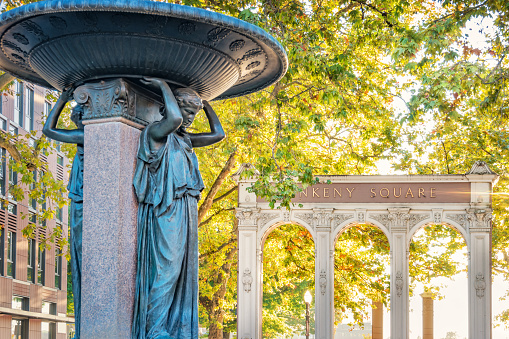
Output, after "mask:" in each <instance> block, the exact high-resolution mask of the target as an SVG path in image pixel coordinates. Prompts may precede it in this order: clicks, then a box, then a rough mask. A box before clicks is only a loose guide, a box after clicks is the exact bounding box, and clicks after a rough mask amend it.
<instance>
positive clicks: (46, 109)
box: [44, 101, 51, 117]
mask: <svg viewBox="0 0 509 339" xmlns="http://www.w3.org/2000/svg"><path fill="white" fill-rule="evenodd" d="M50 111H51V103H49V102H48V101H45V102H44V116H45V117H47V116H48V114H49V112H50Z"/></svg>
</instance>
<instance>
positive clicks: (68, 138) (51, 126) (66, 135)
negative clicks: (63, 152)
mask: <svg viewBox="0 0 509 339" xmlns="http://www.w3.org/2000/svg"><path fill="white" fill-rule="evenodd" d="M73 91H74V89H73V88H71V87H70V88H67V89H65V90H64V91H63V92H62V94H61V95H60V97H59V98H58V100H57V102H56V103H55V106H53V109H52V110H51V111H50V113H49V115H48V118H47V120H46V123H45V124H44V127H43V128H42V133H44V135H46V136H47V137H48V138H51V139H53V140H57V141H61V142H65V143H69V144H78V145H83V143H84V139H85V135H84V128H83V123H82V117H83V106H81V105H76V106H75V107H74V108H73V110H72V113H71V120H72V121H73V122H74V123H75V124H76V127H77V128H76V129H72V130H67V129H61V128H57V123H58V119H59V118H60V114H61V113H62V110H63V109H64V107H65V104H66V103H67V102H68V101H69V100H70V99H71V98H72V93H73Z"/></svg>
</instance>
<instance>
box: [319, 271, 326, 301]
mask: <svg viewBox="0 0 509 339" xmlns="http://www.w3.org/2000/svg"><path fill="white" fill-rule="evenodd" d="M326 288H327V272H326V271H325V269H322V270H321V271H320V293H322V295H325V291H326Z"/></svg>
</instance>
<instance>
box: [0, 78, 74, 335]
mask: <svg viewBox="0 0 509 339" xmlns="http://www.w3.org/2000/svg"><path fill="white" fill-rule="evenodd" d="M46 94H47V90H46V89H44V88H42V87H39V86H34V85H32V84H29V83H26V82H24V83H23V82H18V81H15V82H14V85H13V86H11V88H10V89H9V90H6V91H4V92H3V93H2V96H1V100H0V104H1V106H0V129H2V130H3V132H5V133H11V134H12V135H18V138H19V137H24V136H26V135H27V134H28V133H30V132H32V131H35V133H36V134H35V138H38V137H40V136H41V130H42V119H43V116H44V115H47V114H48V112H49V109H50V108H51V103H50V102H49V101H47V100H46ZM0 152H1V158H0V159H1V163H0V195H1V196H2V198H3V200H4V201H5V203H4V204H2V208H0V227H1V235H0V338H11V339H25V338H26V339H65V338H67V323H72V322H73V319H72V318H68V317H67V316H66V312H67V261H66V259H65V256H62V251H65V250H66V249H60V248H58V247H57V246H56V245H55V244H53V243H52V244H51V249H49V250H41V249H40V247H39V243H40V241H41V239H44V238H45V236H47V235H48V234H49V233H51V231H52V230H53V229H54V228H55V227H57V226H60V227H61V228H62V230H63V233H62V236H63V237H67V232H68V224H67V223H68V212H67V206H64V208H62V209H57V211H56V213H55V218H54V220H46V221H41V220H37V218H36V212H37V211H38V210H41V209H45V208H46V203H42V204H41V203H39V202H38V201H36V200H35V199H30V198H29V197H28V195H27V194H25V196H26V197H25V199H24V200H23V201H15V200H14V199H13V198H12V196H11V195H10V194H9V186H10V185H12V184H15V183H18V184H19V180H21V178H20V177H19V178H18V175H17V173H16V172H15V171H13V170H12V169H9V161H10V157H9V153H8V152H6V150H5V149H3V148H2V149H0ZM40 157H41V159H42V160H43V161H44V162H45V163H46V165H47V166H46V167H47V170H48V171H51V172H52V173H53V176H54V177H55V178H56V179H58V180H63V181H64V182H67V180H68V168H67V167H68V159H67V158H66V156H65V155H64V154H63V153H62V152H60V150H59V147H58V145H57V146H56V147H55V150H52V151H49V152H48V151H46V150H44V151H43V152H41V155H40ZM42 174H43V173H41V172H40V171H37V173H34V178H37V176H40V175H42ZM22 187H23V189H24V190H25V191H28V190H29V189H30V187H27V185H25V186H22ZM29 224H35V226H36V232H34V236H33V237H32V238H30V239H29V238H27V237H25V236H24V235H23V232H22V230H23V229H24V228H25V227H27V226H28V225H29Z"/></svg>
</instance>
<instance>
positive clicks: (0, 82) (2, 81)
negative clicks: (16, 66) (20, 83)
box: [0, 73, 16, 90]
mask: <svg viewBox="0 0 509 339" xmlns="http://www.w3.org/2000/svg"><path fill="white" fill-rule="evenodd" d="M14 79H16V78H15V77H14V76H12V75H10V74H9V73H4V74H2V75H0V90H3V89H4V87H5V86H7V85H8V84H9V83H10V82H11V81H12V80H14Z"/></svg>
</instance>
